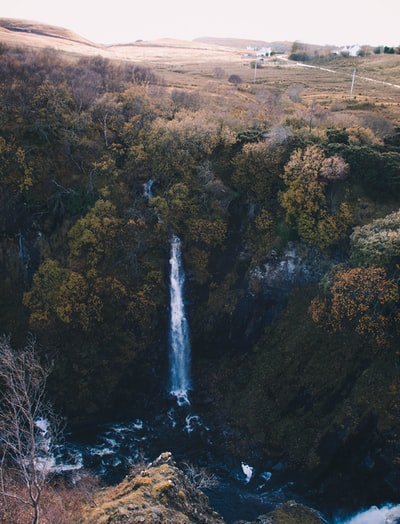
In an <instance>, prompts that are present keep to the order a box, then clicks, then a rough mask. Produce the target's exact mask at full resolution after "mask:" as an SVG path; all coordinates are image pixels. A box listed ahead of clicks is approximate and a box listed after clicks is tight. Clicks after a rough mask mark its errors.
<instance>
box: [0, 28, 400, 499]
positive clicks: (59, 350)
mask: <svg viewBox="0 0 400 524" xmlns="http://www.w3.org/2000/svg"><path fill="white" fill-rule="evenodd" d="M3 26H4V24H3ZM29 31H32V30H31V28H30V29H29ZM44 33H46V34H47V30H46V31H43V32H40V37H41V38H42V37H43V36H44ZM3 34H4V33H3V32H2V33H1V35H3ZM31 36H32V35H31ZM61 36H62V38H64V37H65V36H66V35H64V34H63V35H61ZM67 37H68V39H69V38H72V37H71V35H67ZM32 38H33V36H32ZM35 38H36V36H35ZM46 38H50V40H51V41H52V38H53V36H51V37H46ZM74 38H75V37H74ZM74 38H73V39H74ZM50 40H46V42H47V43H49V41H50ZM1 41H3V42H4V43H2V44H1V46H0V79H1V82H0V103H1V107H2V110H1V112H0V202H1V206H0V229H1V237H0V269H1V273H0V274H1V277H0V332H1V333H4V334H7V335H11V341H12V345H13V346H14V347H15V348H17V347H19V346H23V345H24V343H25V339H26V337H27V335H28V333H34V334H35V336H36V338H37V341H38V348H39V352H40V356H41V357H42V358H43V359H45V360H46V361H51V362H53V363H54V371H53V373H52V375H51V377H50V381H49V384H48V387H49V394H50V396H51V398H52V400H53V401H54V403H55V406H56V408H57V410H58V411H59V412H60V413H61V414H62V415H64V416H66V417H67V420H68V423H69V424H70V425H79V424H88V423H90V422H93V421H99V420H104V419H107V418H109V417H111V416H112V417H114V418H115V417H118V416H121V417H122V416H124V415H126V414H127V413H129V414H130V415H131V414H132V412H135V413H137V414H138V416H139V415H140V414H141V413H143V412H144V411H147V410H148V409H151V408H154V406H155V405H156V404H157V402H159V400H160V399H162V398H163V397H164V395H165V387H166V375H167V365H168V363H167V344H168V336H167V333H168V325H167V324H168V303H169V297H168V293H169V292H168V271H169V267H168V258H169V240H170V237H171V234H172V233H174V234H176V235H178V236H179V237H180V238H181V240H182V250H183V259H184V266H185V270H186V272H187V297H188V308H187V309H188V317H189V323H190V326H191V337H192V346H193V375H194V384H195V391H196V392H198V393H196V394H198V398H199V399H200V400H199V401H200V402H202V405H203V406H205V407H204V410H205V412H206V413H205V414H206V416H209V417H210V418H211V419H214V420H215V421H216V422H217V423H219V424H221V425H222V426H224V425H227V426H230V427H234V428H237V429H239V430H240V432H241V433H240V435H241V437H240V438H239V439H238V440H239V441H235V442H234V441H233V438H232V441H229V439H228V440H227V441H226V442H225V443H223V445H224V446H226V448H231V449H232V450H233V451H234V452H235V453H237V452H242V451H243V452H246V453H248V454H251V453H252V450H253V449H257V453H262V454H263V456H266V457H268V458H269V459H271V460H275V461H282V463H283V464H285V467H287V468H291V469H292V470H296V471H300V472H301V473H302V474H304V475H305V478H306V480H305V484H304V485H307V487H308V488H309V490H310V492H312V493H313V494H314V495H315V496H318V497H321V500H323V501H326V500H327V499H328V498H329V496H331V497H332V499H333V498H336V501H338V500H341V499H343V500H344V501H346V503H348V504H357V503H363V502H364V501H365V500H368V501H370V500H371V499H374V500H378V499H379V500H385V499H387V498H396V497H397V498H398V496H399V492H398V486H399V483H398V482H397V479H398V478H399V477H398V476H399V474H400V471H399V466H398V464H399V458H400V448H399V442H400V440H399V438H398V436H399V432H400V424H399V417H398V414H399V401H398V399H399V393H400V379H399V374H398V366H399V349H400V348H399V327H400V302H399V289H398V279H399V263H400V216H399V199H400V110H399V108H400V91H399V88H398V84H399V83H400V82H399V78H400V63H399V57H398V56H397V55H390V56H389V55H388V56H386V55H379V56H375V55H370V56H364V57H358V58H357V59H354V58H349V57H335V58H333V57H331V58H329V65H328V66H326V64H325V65H323V64H321V59H320V57H319V58H318V60H316V62H315V63H313V64H311V65H314V66H315V67H313V68H311V67H303V66H301V65H296V64H295V63H294V62H293V61H290V60H287V59H286V57H282V56H280V55H277V56H272V57H270V59H268V60H267V59H265V60H264V62H260V63H259V64H258V65H257V68H255V67H254V57H253V58H251V57H250V58H248V57H247V58H243V56H242V54H241V53H240V52H238V51H237V50H236V51H232V50H228V49H227V48H224V49H223V50H219V51H218V50H216V49H215V48H213V50H212V52H211V53H210V51H209V48H208V47H207V46H205V47H201V48H197V50H196V51H194V50H193V47H192V46H194V45H195V44H192V45H191V46H187V47H186V48H185V49H186V51H185V52H184V56H185V58H182V56H183V55H182V48H183V47H184V46H183V47H182V46H181V45H178V46H175V45H171V46H166V45H165V42H164V43H163V44H161V43H159V44H158V45H157V46H155V45H153V44H152V45H151V46H148V45H147V44H143V45H142V46H140V45H138V46H133V47H135V50H137V49H138V48H139V47H140V52H141V53H142V52H143V53H145V52H146V51H145V50H146V49H147V48H149V47H150V48H151V49H152V50H153V51H152V52H154V49H156V48H157V51H156V52H157V53H158V54H161V58H160V59H157V58H156V55H152V56H153V58H151V59H149V60H148V61H147V60H146V59H145V58H143V56H142V58H141V59H138V60H137V61H136V59H135V56H137V55H132V54H131V55H129V56H127V57H126V59H123V57H124V55H123V53H125V52H126V53H128V50H126V49H125V50H124V51H123V50H120V54H114V59H111V58H110V56H111V55H110V50H109V49H107V50H104V52H103V50H102V49H100V48H99V47H94V48H93V47H92V48H91V51H90V53H91V54H85V51H84V50H82V47H79V48H76V47H74V48H73V51H72V52H71V49H70V48H69V50H68V52H67V51H66V49H65V48H63V52H62V53H61V52H58V51H57V50H56V49H57V46H55V49H54V47H53V48H50V47H41V48H40V49H39V48H36V46H34V44H33V43H32V40H29V43H28V44H27V43H25V44H23V43H22V42H23V41H22V40H21V45H20V46H18V47H16V46H15V45H14V44H13V45H11V44H10V42H11V41H10V40H6V39H3V36H1ZM74 41H75V40H74ZM13 42H14V41H13ZM41 45H42V44H41ZM57 45H58V44H57ZM79 45H80V44H79ZM85 45H86V43H85ZM204 45H205V44H204ZM176 48H178V50H179V51H178V52H177V53H176V54H174V51H171V49H173V50H175V49H176ZM85 49H86V48H85ZM93 49H94V50H95V53H94V54H92V51H93ZM113 52H114V51H113ZM129 52H130V51H129ZM135 52H136V51H135ZM197 53H198V54H197ZM200 54H201V56H202V58H201V60H200V59H199V60H198V59H197V58H196V57H197V56H200ZM228 54H229V58H227V56H228ZM326 60H327V59H326ZM309 65H310V64H309ZM355 66H356V68H357V77H356V81H355V87H354V91H353V93H352V96H350V85H351V79H352V73H353V70H354V67H355ZM321 67H322V69H321ZM327 69H328V70H327ZM373 80H375V81H373ZM288 253H289V254H291V256H292V258H291V259H290V260H291V262H290V264H291V263H292V262H293V260H295V263H296V264H297V266H298V270H299V271H300V273H299V274H296V275H295V274H294V273H293V272H292V269H291V268H292V266H291V265H290V264H289V265H286V266H285V265H284V264H285V263H286V262H285V260H286V261H287V258H286V259H285V257H287V256H288ZM293 257H294V258H293ZM279 267H280V268H282V267H286V268H288V269H287V272H286V274H285V276H284V277H282V274H281V276H280V277H279V278H278V276H277V275H278V274H279V271H277V268H279ZM299 275H300V276H299ZM221 417H222V419H221ZM245 436H246V438H245ZM254 444H256V448H253V445H254ZM343 478H345V479H346V481H343ZM363 483H364V484H365V485H366V486H367V487H366V489H365V490H363V491H359V492H358V495H357V497H359V499H358V498H357V497H356V496H354V490H356V489H357V487H359V486H362V485H363ZM349 499H350V500H349Z"/></svg>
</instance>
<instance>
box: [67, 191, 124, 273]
mask: <svg viewBox="0 0 400 524" xmlns="http://www.w3.org/2000/svg"><path fill="white" fill-rule="evenodd" d="M121 225H122V222H121V220H120V219H119V218H118V217H117V215H116V207H115V206H114V204H112V203H111V202H110V201H109V200H105V199H99V200H97V201H96V203H95V204H94V206H93V207H92V208H91V209H90V210H89V212H88V213H87V214H86V215H85V216H84V217H82V218H81V219H79V220H78V221H77V222H76V224H75V225H74V226H73V227H72V228H71V230H70V231H69V235H68V236H69V249H70V260H71V263H72V265H73V266H74V267H75V266H76V268H78V269H86V272H87V275H88V276H95V275H96V274H97V272H98V269H99V266H101V265H102V264H103V265H107V264H108V263H111V262H112V260H114V256H115V251H114V248H115V243H114V241H115V238H116V236H117V234H118V231H119V229H120V228H121Z"/></svg>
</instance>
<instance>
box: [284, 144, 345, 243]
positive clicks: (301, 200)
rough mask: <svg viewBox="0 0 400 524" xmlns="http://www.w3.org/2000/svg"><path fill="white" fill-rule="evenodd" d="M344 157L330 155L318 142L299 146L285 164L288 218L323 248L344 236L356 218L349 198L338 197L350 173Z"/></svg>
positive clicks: (303, 235)
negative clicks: (353, 215)
mask: <svg viewBox="0 0 400 524" xmlns="http://www.w3.org/2000/svg"><path fill="white" fill-rule="evenodd" d="M346 172H347V165H346V163H345V162H344V161H343V159H342V158H340V157H337V156H334V157H326V156H325V154H324V152H323V150H322V149H321V148H319V147H317V146H307V147H306V148H305V149H304V150H302V149H298V150H296V151H295V152H294V153H293V154H292V156H291V157H290V160H289V162H288V163H287V164H286V165H285V169H284V173H283V174H282V179H283V181H284V182H285V184H286V187H287V190H286V191H282V192H281V194H280V202H281V205H282V207H283V208H284V210H285V211H286V219H287V221H288V222H289V223H290V224H292V225H293V226H294V227H295V228H296V230H297V232H298V234H299V236H300V238H301V239H302V240H304V241H307V242H313V243H315V244H317V245H318V246H320V247H321V248H322V249H324V248H327V247H329V246H332V245H334V244H336V243H337V242H338V241H339V240H340V239H342V238H344V236H345V235H346V233H347V230H348V228H349V225H350V224H351V221H352V216H351V210H350V207H349V205H348V204H347V203H346V202H338V201H337V192H336V191H337V190H336V187H337V185H338V183H340V182H341V181H342V180H343V179H344V178H345V176H346Z"/></svg>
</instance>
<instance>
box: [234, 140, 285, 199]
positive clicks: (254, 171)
mask: <svg viewBox="0 0 400 524" xmlns="http://www.w3.org/2000/svg"><path fill="white" fill-rule="evenodd" d="M232 163H233V166H234V173H233V175H232V183H233V184H234V186H235V189H237V190H239V191H246V192H248V193H250V194H251V195H252V196H254V198H256V199H257V200H260V201H262V202H265V201H266V200H268V199H270V198H271V197H273V196H275V194H276V191H277V187H278V181H279V172H280V170H281V168H282V164H283V160H282V151H281V150H280V149H279V148H271V147H268V145H267V144H266V143H265V142H259V143H254V144H251V143H250V144H245V145H244V146H243V148H242V149H241V150H240V152H239V153H238V154H237V155H236V156H235V157H234V158H233V161H232Z"/></svg>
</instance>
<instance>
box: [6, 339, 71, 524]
mask: <svg viewBox="0 0 400 524" xmlns="http://www.w3.org/2000/svg"><path fill="white" fill-rule="evenodd" d="M49 373H50V369H49V368H48V367H43V366H42V365H41V364H40V362H39V360H38V358H37V356H36V352H35V340H34V339H33V338H31V339H29V340H28V342H27V344H26V345H25V347H24V349H23V350H21V351H16V350H13V349H12V348H11V345H10V338H9V337H6V336H3V337H1V338H0V396H1V404H0V461H1V462H0V496H2V497H3V498H12V499H14V501H18V502H19V503H21V504H22V505H25V506H27V507H28V508H30V514H31V522H32V524H39V522H40V498H41V494H42V491H43V488H44V486H45V484H46V482H47V480H48V477H49V473H50V471H51V466H52V460H53V451H54V446H55V442H56V437H57V436H58V435H59V434H60V431H61V425H60V422H59V421H58V420H57V418H56V417H55V416H54V413H53V411H52V409H51V406H50V404H49V403H48V402H47V401H46V398H45V389H46V381H47V378H48V376H49Z"/></svg>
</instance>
